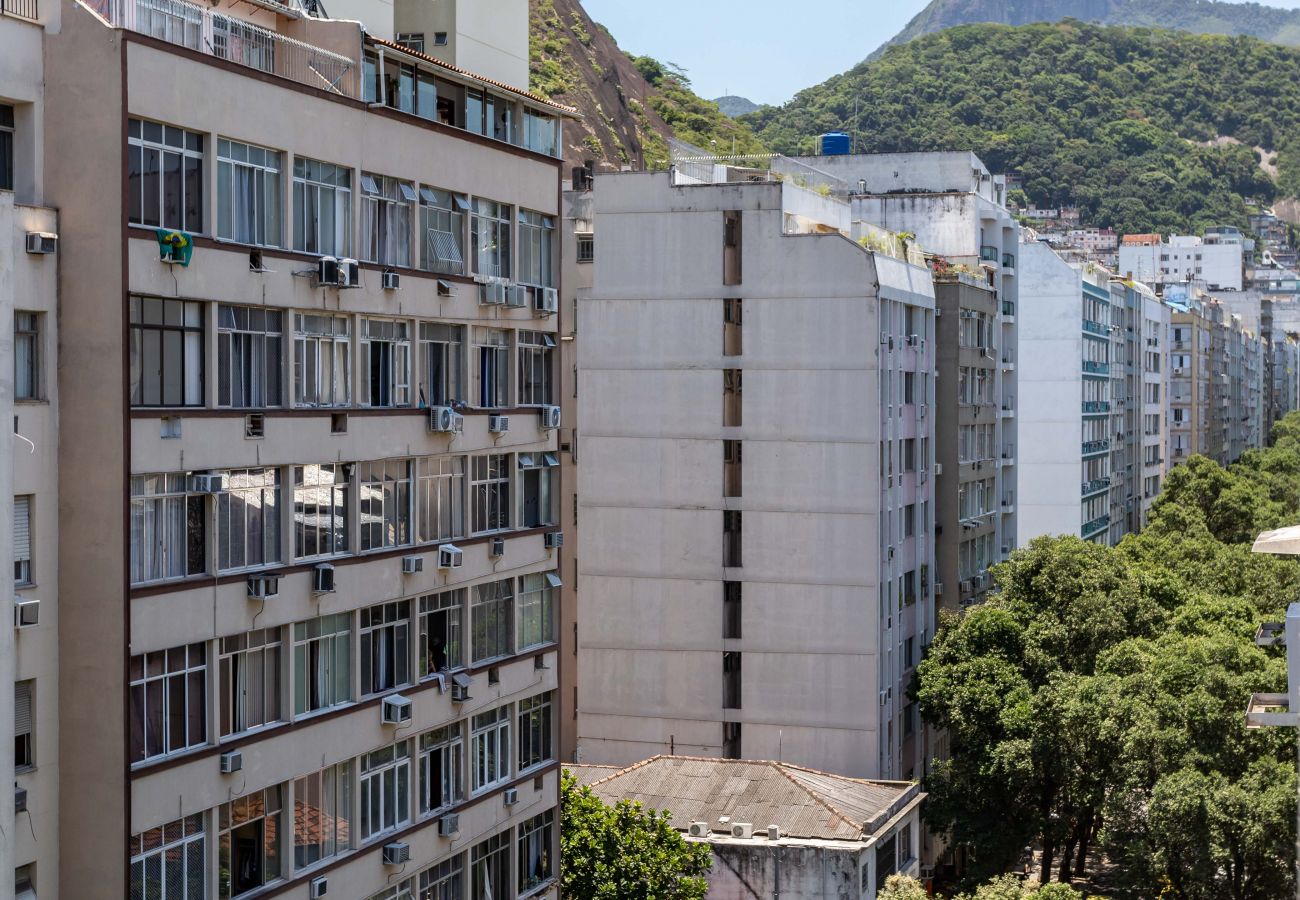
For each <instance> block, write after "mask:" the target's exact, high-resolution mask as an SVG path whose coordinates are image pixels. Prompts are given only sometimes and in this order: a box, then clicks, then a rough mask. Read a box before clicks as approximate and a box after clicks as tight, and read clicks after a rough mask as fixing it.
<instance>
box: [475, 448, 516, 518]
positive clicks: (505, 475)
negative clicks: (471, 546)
mask: <svg viewBox="0 0 1300 900" xmlns="http://www.w3.org/2000/svg"><path fill="white" fill-rule="evenodd" d="M472 465H473V473H472V480H471V481H470V494H471V502H472V504H473V510H474V522H473V533H474V534H485V533H487V532H491V531H504V530H505V529H507V528H509V527H510V456H509V455H508V454H505V453H494V454H491V455H489V456H476V457H474V458H473V461H472Z"/></svg>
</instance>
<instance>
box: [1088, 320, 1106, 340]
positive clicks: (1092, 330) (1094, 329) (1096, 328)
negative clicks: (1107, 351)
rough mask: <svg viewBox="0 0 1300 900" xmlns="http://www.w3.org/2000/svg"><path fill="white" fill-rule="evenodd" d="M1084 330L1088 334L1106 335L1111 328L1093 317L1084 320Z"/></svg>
mask: <svg viewBox="0 0 1300 900" xmlns="http://www.w3.org/2000/svg"><path fill="white" fill-rule="evenodd" d="M1083 330H1084V333H1086V334H1096V335H1100V336H1101V337H1106V336H1108V335H1109V334H1110V329H1109V328H1107V327H1106V326H1105V325H1103V324H1101V323H1100V322H1094V321H1093V320H1092V319H1084V320H1083Z"/></svg>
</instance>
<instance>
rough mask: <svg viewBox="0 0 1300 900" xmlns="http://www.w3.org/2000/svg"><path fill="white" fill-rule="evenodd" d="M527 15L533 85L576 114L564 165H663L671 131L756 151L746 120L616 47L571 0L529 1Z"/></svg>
mask: <svg viewBox="0 0 1300 900" xmlns="http://www.w3.org/2000/svg"><path fill="white" fill-rule="evenodd" d="M529 14H530V20H531V21H530V29H531V34H530V44H531V47H530V65H531V79H530V86H531V88H532V90H533V91H534V92H536V93H538V94H541V95H542V96H544V97H548V98H550V99H552V100H555V101H556V102H558V103H564V104H566V105H568V106H572V107H575V108H576V109H577V110H578V112H579V113H580V114H581V115H582V118H581V119H580V120H579V121H577V122H566V123H565V125H564V145H565V146H564V158H565V160H566V162H568V163H569V164H570V165H580V164H581V163H582V162H583V161H584V160H588V159H591V160H595V161H596V162H597V164H598V168H603V169H606V170H610V169H618V168H620V167H622V166H625V165H628V166H632V167H633V168H637V169H640V168H664V167H665V166H666V165H667V164H668V144H667V138H669V137H673V136H676V137H679V138H681V139H682V140H684V141H689V142H690V143H692V144H697V145H699V146H702V147H709V146H711V142H712V141H716V142H717V144H716V145H717V146H718V147H726V148H728V149H730V148H731V147H732V146H734V147H736V149H737V152H740V153H747V152H756V151H759V150H761V149H762V148H761V146H760V145H759V143H758V141H757V140H756V139H755V138H754V135H753V132H751V131H750V130H749V128H748V127H747V126H745V125H741V124H739V123H737V122H735V121H733V120H732V119H730V118H728V117H727V116H726V115H724V114H723V113H722V111H721V110H719V109H718V107H717V104H715V103H712V102H710V101H708V100H704V99H702V98H701V97H699V96H697V95H696V94H695V93H694V92H693V91H692V90H691V85H690V80H689V79H688V78H687V77H686V75H685V73H683V72H681V71H680V70H678V69H677V68H676V67H674V66H672V65H671V64H667V63H661V62H659V61H658V60H655V59H652V58H650V57H648V56H640V57H632V56H630V55H629V54H627V53H625V52H623V51H622V50H620V49H619V47H618V44H617V43H616V42H615V41H614V38H613V37H612V36H611V35H610V33H609V32H608V31H607V30H606V29H605V28H604V27H602V26H600V25H597V24H596V23H595V22H593V21H592V20H591V17H590V16H588V15H587V11H586V10H584V9H583V8H582V4H581V3H579V2H578V0H529Z"/></svg>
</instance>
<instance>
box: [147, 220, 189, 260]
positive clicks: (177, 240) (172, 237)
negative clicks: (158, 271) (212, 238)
mask: <svg viewBox="0 0 1300 900" xmlns="http://www.w3.org/2000/svg"><path fill="white" fill-rule="evenodd" d="M154 234H156V235H157V236H158V258H159V259H161V260H162V261H163V262H174V263H180V264H181V265H182V266H188V265H189V264H190V254H192V253H193V252H194V236H193V235H192V234H190V233H189V232H187V231H172V230H171V229H168V228H159V229H158V230H157V231H155V232H154Z"/></svg>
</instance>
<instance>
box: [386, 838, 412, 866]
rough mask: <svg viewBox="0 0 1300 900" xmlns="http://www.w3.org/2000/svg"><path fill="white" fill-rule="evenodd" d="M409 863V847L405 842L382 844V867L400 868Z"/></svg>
mask: <svg viewBox="0 0 1300 900" xmlns="http://www.w3.org/2000/svg"><path fill="white" fill-rule="evenodd" d="M410 861H411V845H410V844H408V843H406V841H393V842H391V843H388V844H384V865H386V866H400V865H402V864H403V863H407V862H410Z"/></svg>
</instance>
